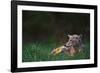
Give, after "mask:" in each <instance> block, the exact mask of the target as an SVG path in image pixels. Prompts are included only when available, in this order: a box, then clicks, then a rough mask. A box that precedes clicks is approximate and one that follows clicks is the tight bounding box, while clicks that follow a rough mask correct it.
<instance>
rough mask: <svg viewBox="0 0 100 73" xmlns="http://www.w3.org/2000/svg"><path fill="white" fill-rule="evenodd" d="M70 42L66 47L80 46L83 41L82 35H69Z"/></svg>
mask: <svg viewBox="0 0 100 73" xmlns="http://www.w3.org/2000/svg"><path fill="white" fill-rule="evenodd" d="M68 37H69V40H68V42H67V43H66V45H72V46H79V45H80V44H81V41H82V35H76V34H74V35H68Z"/></svg>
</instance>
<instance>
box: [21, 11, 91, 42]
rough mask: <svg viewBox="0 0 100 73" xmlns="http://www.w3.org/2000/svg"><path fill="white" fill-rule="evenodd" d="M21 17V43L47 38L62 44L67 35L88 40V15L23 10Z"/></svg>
mask: <svg viewBox="0 0 100 73" xmlns="http://www.w3.org/2000/svg"><path fill="white" fill-rule="evenodd" d="M22 15H23V16H22V17H23V18H22V19H23V43H24V42H30V41H42V40H47V39H48V38H52V39H54V40H55V41H57V42H62V43H64V42H66V40H67V39H68V38H67V35H68V34H82V35H83V37H84V39H88V40H89V38H90V14H87V13H67V12H66V13H64V12H44V11H25V10H23V12H22Z"/></svg>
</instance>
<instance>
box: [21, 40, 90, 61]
mask: <svg viewBox="0 0 100 73" xmlns="http://www.w3.org/2000/svg"><path fill="white" fill-rule="evenodd" d="M59 46H62V45H59V44H57V43H56V42H55V41H52V40H48V41H42V42H31V43H28V44H23V49H22V61H23V62H37V61H57V60H77V59H89V58H90V44H89V42H86V43H85V48H84V50H83V51H81V52H80V53H78V54H76V55H75V56H73V57H71V56H68V55H67V54H64V53H60V54H58V55H56V56H54V55H50V52H51V51H52V50H53V49H54V48H56V47H59Z"/></svg>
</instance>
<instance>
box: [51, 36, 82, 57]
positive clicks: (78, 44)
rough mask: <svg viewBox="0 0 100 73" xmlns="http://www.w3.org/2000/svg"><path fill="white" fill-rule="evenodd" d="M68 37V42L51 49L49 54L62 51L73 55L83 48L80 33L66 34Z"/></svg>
mask: <svg viewBox="0 0 100 73" xmlns="http://www.w3.org/2000/svg"><path fill="white" fill-rule="evenodd" d="M68 37H69V40H68V42H67V43H66V44H65V45H63V46H61V47H58V48H55V49H53V51H52V52H51V54H53V55H56V54H59V53H61V52H63V53H66V54H68V55H70V56H74V55H75V54H76V53H78V52H80V51H81V50H82V49H83V44H82V39H81V37H82V35H68Z"/></svg>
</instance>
